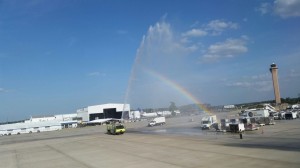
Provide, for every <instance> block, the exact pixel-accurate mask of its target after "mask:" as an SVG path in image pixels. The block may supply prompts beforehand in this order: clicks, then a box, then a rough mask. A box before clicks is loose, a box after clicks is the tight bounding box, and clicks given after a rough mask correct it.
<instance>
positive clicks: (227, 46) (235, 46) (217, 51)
mask: <svg viewBox="0 0 300 168" xmlns="http://www.w3.org/2000/svg"><path fill="white" fill-rule="evenodd" d="M247 51H248V48H247V46H246V40H245V39H244V38H241V39H227V40H226V41H224V42H219V43H216V44H213V45H210V46H209V47H208V50H207V52H206V53H205V54H204V55H203V57H202V59H203V61H205V62H207V61H208V62H210V61H217V60H219V59H222V58H232V57H235V56H238V55H239V54H243V53H246V52H247Z"/></svg>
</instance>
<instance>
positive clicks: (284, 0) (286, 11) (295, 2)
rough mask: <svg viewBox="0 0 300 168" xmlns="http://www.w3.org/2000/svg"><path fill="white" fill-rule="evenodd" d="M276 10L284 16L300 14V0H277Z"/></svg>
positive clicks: (275, 3)
mask: <svg viewBox="0 0 300 168" xmlns="http://www.w3.org/2000/svg"><path fill="white" fill-rule="evenodd" d="M274 12H275V13H276V14H277V15H279V16H280V17H282V18H288V17H296V16H300V1H299V0H275V2H274Z"/></svg>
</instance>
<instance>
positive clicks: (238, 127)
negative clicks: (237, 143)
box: [229, 123, 245, 133]
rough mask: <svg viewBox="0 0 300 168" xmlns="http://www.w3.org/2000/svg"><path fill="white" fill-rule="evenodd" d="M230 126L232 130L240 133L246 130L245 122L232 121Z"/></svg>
mask: <svg viewBox="0 0 300 168" xmlns="http://www.w3.org/2000/svg"><path fill="white" fill-rule="evenodd" d="M229 128H230V131H231V132H234V133H239V132H244V131H245V126H244V124H243V123H231V124H229Z"/></svg>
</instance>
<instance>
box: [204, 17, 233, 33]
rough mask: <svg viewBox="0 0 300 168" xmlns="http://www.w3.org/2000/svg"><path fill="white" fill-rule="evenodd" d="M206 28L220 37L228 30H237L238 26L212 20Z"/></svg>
mask: <svg viewBox="0 0 300 168" xmlns="http://www.w3.org/2000/svg"><path fill="white" fill-rule="evenodd" d="M205 27H206V29H207V30H210V31H212V34H213V35H219V34H221V33H222V32H223V31H224V30H226V29H237V28H238V24H237V23H233V22H225V21H222V20H212V21H210V22H209V23H208V24H207V25H206V26H205Z"/></svg>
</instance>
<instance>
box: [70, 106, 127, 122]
mask: <svg viewBox="0 0 300 168" xmlns="http://www.w3.org/2000/svg"><path fill="white" fill-rule="evenodd" d="M129 111H130V105H129V104H114V103H108V104H101V105H94V106H88V107H85V108H82V109H78V110H77V111H76V112H77V117H78V118H81V119H82V121H83V122H89V121H93V120H99V119H107V118H115V119H129Z"/></svg>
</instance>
